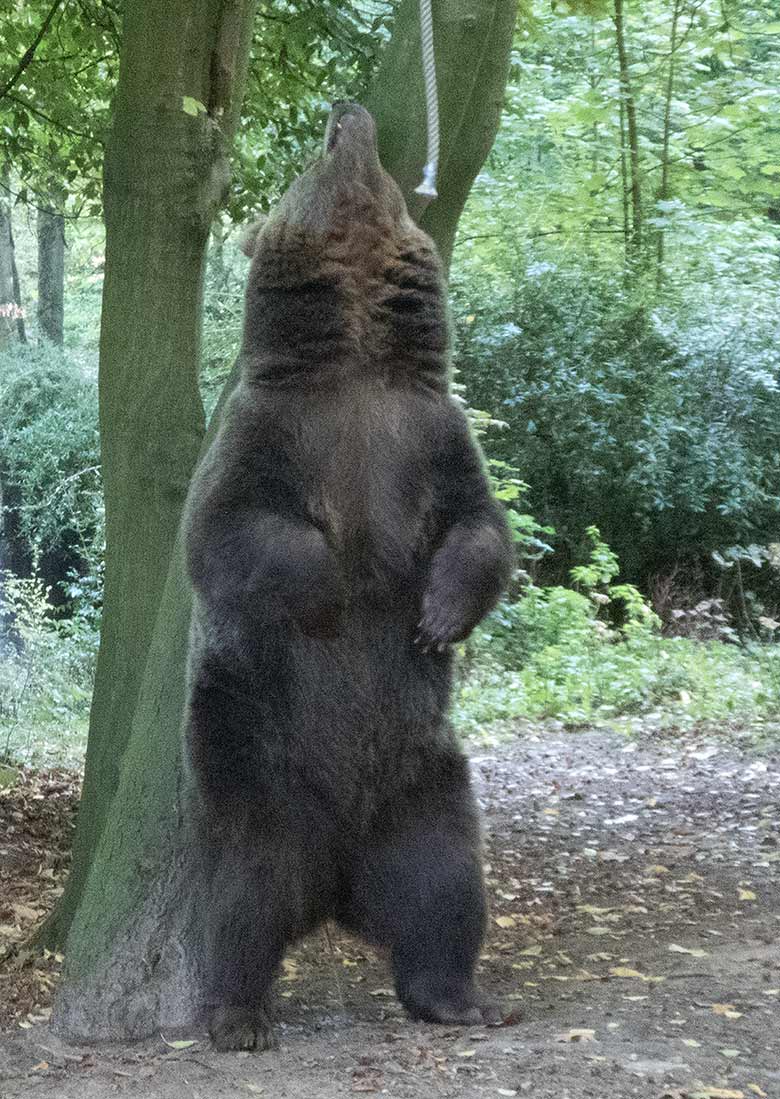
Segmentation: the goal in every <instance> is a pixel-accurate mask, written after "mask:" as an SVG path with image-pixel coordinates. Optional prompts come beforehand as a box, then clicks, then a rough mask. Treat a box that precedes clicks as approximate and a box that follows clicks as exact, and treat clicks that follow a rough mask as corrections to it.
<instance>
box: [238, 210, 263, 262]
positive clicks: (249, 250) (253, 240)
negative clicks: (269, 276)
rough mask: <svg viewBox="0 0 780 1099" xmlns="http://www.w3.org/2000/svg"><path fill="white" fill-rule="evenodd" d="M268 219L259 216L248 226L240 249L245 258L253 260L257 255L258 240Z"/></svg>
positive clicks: (240, 243)
mask: <svg viewBox="0 0 780 1099" xmlns="http://www.w3.org/2000/svg"><path fill="white" fill-rule="evenodd" d="M266 221H268V218H267V217H266V215H265V214H259V215H258V216H257V217H256V218H255V220H254V221H253V222H252V224H251V225H248V226H247V227H246V229H245V230H244V232H243V234H242V235H241V240H240V242H239V247H240V248H241V251H242V252H243V253H244V255H245V256H249V258H250V259H251V258H252V256H253V255H254V254H255V245H256V244H257V238H258V237H259V236H260V233H261V231H262V228H263V226H264V225H265V223H266Z"/></svg>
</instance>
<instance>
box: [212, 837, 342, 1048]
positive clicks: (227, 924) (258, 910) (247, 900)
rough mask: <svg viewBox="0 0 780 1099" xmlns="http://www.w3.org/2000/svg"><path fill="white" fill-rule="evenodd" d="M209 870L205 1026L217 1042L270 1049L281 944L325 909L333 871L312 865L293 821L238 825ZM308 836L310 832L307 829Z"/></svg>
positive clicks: (320, 863) (316, 919)
mask: <svg viewBox="0 0 780 1099" xmlns="http://www.w3.org/2000/svg"><path fill="white" fill-rule="evenodd" d="M242 834H243V841H242V842H236V841H235V840H234V841H233V842H231V843H230V844H228V845H226V846H225V848H224V849H223V850H222V852H221V854H220V856H219V860H218V862H217V863H216V866H215V870H214V873H213V877H212V888H211V904H210V911H209V912H208V916H207V927H208V967H209V970H210V978H209V982H208V984H209V987H208V993H209V995H208V999H209V1003H210V1006H211V1012H212V1014H211V1021H210V1026H209V1031H210V1033H211V1037H212V1039H213V1041H214V1044H215V1046H216V1048H217V1049H220V1050H231V1049H239V1050H240V1049H258V1050H262V1049H270V1048H272V1047H273V1046H274V1045H275V1040H274V1036H273V1032H272V1028H271V1020H270V1017H269V1007H270V992H271V986H272V983H273V980H274V978H275V976H276V973H277V970H278V968H279V966H280V964H281V962H282V958H283V957H284V953H285V950H286V949H287V947H288V946H290V945H291V944H292V943H294V942H295V941H296V940H297V939H299V938H300V937H301V936H302V935H303V934H305V933H306V932H307V931H309V930H311V929H313V928H314V927H316V926H317V924H318V923H320V922H321V921H322V920H323V919H325V918H326V917H327V916H328V915H329V914H330V912H331V911H332V907H333V902H332V892H333V891H332V887H331V885H330V879H331V878H333V877H334V876H335V875H334V872H333V870H332V869H330V868H329V867H328V863H327V858H326V857H325V856H324V855H323V857H322V858H320V859H318V860H317V865H314V863H313V860H312V858H311V852H312V849H313V848H314V846H315V843H313V842H311V841H312V839H313V837H309V849H308V851H307V848H306V846H305V845H304V840H303V836H301V835H297V834H296V830H295V825H294V824H293V823H291V825H290V828H289V829H287V828H285V829H282V828H280V829H278V830H277V829H276V828H274V829H272V830H271V832H270V834H269V833H267V832H263V831H262V830H261V829H255V828H252V827H248V828H246V830H245V831H244V830H243V829H242ZM314 839H316V837H314Z"/></svg>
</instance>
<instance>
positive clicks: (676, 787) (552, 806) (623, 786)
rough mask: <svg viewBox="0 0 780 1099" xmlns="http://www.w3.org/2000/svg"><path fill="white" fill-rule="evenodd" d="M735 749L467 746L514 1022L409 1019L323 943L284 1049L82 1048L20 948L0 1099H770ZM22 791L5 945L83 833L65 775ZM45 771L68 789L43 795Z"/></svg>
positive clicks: (382, 984)
mask: <svg viewBox="0 0 780 1099" xmlns="http://www.w3.org/2000/svg"><path fill="white" fill-rule="evenodd" d="M743 743H744V744H747V743H748V741H747V740H745V741H742V740H741V739H740V737H739V736H733V735H730V736H729V737H728V738H725V739H724V738H717V737H715V736H712V735H708V734H704V733H700V734H699V735H697V736H693V735H690V736H687V737H685V738H684V739H667V740H663V739H660V740H659V739H658V738H657V737H656V738H654V739H652V740H650V739H648V740H642V739H640V740H639V741H638V742H633V741H632V742H627V741H626V740H625V739H624V738H623V737H621V736H618V735H616V734H609V733H597V732H589V733H568V734H567V733H565V732H562V731H553V732H549V731H547V732H545V734H544V735H533V734H531V733H527V732H524V733H522V734H521V735H519V736H518V738H517V739H515V740H513V741H511V742H509V743H505V744H502V745H501V746H499V747H495V748H480V747H473V748H472V753H471V754H472V758H473V766H474V772H475V776H476V777H477V779H478V782H479V788H480V795H481V798H482V801H483V804H484V808H485V814H486V828H487V839H488V863H489V868H488V880H489V885H490V891H491V902H492V911H491V929H490V936H489V941H488V943H487V946H486V949H485V953H484V956H483V959H482V963H481V979H482V983H483V985H484V986H485V987H486V988H487V989H489V990H491V991H492V992H494V993H496V994H497V995H499V996H500V997H501V998H502V999H503V1000H504V1002H505V1004H506V1005H507V1009H508V1011H509V1015H508V1019H507V1023H506V1025H504V1026H501V1027H497V1028H491V1029H479V1030H473V1029H472V1030H468V1029H456V1028H452V1027H434V1026H425V1025H420V1024H410V1023H409V1022H407V1021H406V1020H405V1018H404V1016H403V1014H402V1012H401V1010H400V1008H399V1007H398V1005H397V1003H396V1001H395V999H394V997H393V995H392V991H391V988H390V979H389V975H388V971H387V967H386V965H385V964H384V962H383V960H381V959H378V958H377V957H376V956H374V955H373V954H372V953H371V952H370V951H369V950H368V949H366V948H365V947H363V946H362V945H361V944H360V943H357V942H355V941H354V940H348V939H345V938H343V937H341V936H340V935H338V934H337V933H335V932H333V933H332V934H331V935H330V936H328V935H326V934H323V935H322V936H320V937H317V938H315V939H313V940H311V941H309V942H307V943H306V944H305V945H304V946H303V947H302V948H301V949H300V950H299V951H297V952H296V954H295V955H294V956H293V957H292V958H291V959H290V960H289V961H288V963H287V965H286V967H285V973H284V976H283V979H282V980H281V982H280V985H279V991H280V996H279V1020H280V1021H279V1027H278V1033H279V1039H280V1049H279V1050H278V1051H275V1052H271V1053H263V1054H258V1055H252V1054H222V1055H219V1054H215V1053H213V1052H211V1050H210V1049H209V1045H208V1042H207V1041H206V1040H205V1038H204V1036H203V1035H202V1034H191V1035H186V1036H183V1041H179V1042H175V1043H174V1044H171V1042H172V1036H170V1035H165V1036H163V1035H160V1036H159V1038H157V1039H155V1040H153V1041H149V1042H146V1043H143V1044H141V1045H134V1046H129V1047H128V1046H125V1047H122V1046H116V1045H111V1046H101V1047H98V1048H92V1049H88V1048H84V1047H74V1046H69V1045H67V1044H64V1043H62V1042H61V1041H60V1040H59V1039H58V1038H57V1037H56V1036H54V1035H53V1034H52V1033H51V1032H50V1030H49V1028H48V1024H47V1021H46V1016H47V1006H48V1003H49V1002H50V997H51V986H52V983H53V980H54V978H55V976H56V970H57V968H58V960H57V958H54V957H50V958H48V959H46V960H44V961H43V962H41V961H40V960H36V961H35V962H28V963H27V964H26V965H25V964H20V960H19V958H18V956H17V957H16V958H14V957H11V958H9V959H7V961H6V966H5V970H4V975H3V976H2V977H1V978H0V998H1V999H0V1011H2V1012H3V1014H2V1015H0V1018H1V1019H3V1020H4V1021H5V1023H7V1024H8V1025H7V1026H6V1028H5V1030H4V1031H3V1033H2V1034H1V1035H0V1099H18V1097H21V1096H24V1097H26V1099H27V1097H29V1099H36V1097H40V1099H50V1097H62V1099H77V1097H78V1099H101V1097H103V1096H127V1097H128V1099H136V1097H138V1099H140V1097H143V1099H180V1097H181V1099H227V1097H228V1096H230V1097H235V1096H239V1097H240V1096H242V1095H246V1096H252V1095H259V1096H266V1097H268V1099H287V1097H289V1099H335V1097H336V1096H348V1095H352V1094H361V1093H362V1094H366V1095H382V1096H389V1097H391V1099H407V1097H408V1099H434V1097H439V1096H473V1097H475V1099H477V1097H488V1096H526V1095H527V1096H531V1097H533V1099H585V1097H593V1099H623V1097H628V1096H642V1097H646V1099H751V1097H752V1096H759V1097H762V1096H763V1097H771V1099H780V1026H779V1024H780V801H779V799H778V793H780V770H779V769H778V754H777V752H776V751H775V752H774V753H772V752H769V753H768V752H767V751H763V752H759V751H756V750H755V749H751V748H749V747H743V746H742V745H743ZM26 781H27V793H26V794H25V796H24V798H23V808H22V809H20V808H18V805H17V802H16V801H13V798H12V797H11V795H10V793H9V792H8V791H6V794H5V795H4V796H2V797H0V889H2V890H3V892H2V894H0V948H2V944H3V942H4V939H3V936H5V945H6V946H8V945H9V943H12V940H13V939H17V940H18V939H20V938H21V937H23V936H22V931H23V930H24V925H25V919H28V920H30V921H32V920H34V919H39V918H40V916H41V915H42V912H43V910H44V909H45V907H46V905H47V904H48V903H49V902H50V900H51V899H52V897H53V896H54V895H56V889H57V876H58V873H59V870H58V867H60V866H61V865H62V864H63V860H64V854H63V850H62V848H63V846H64V845H66V842H67V836H68V832H69V828H70V826H71V821H72V813H73V791H72V790H67V784H65V788H62V787H63V780H62V778H61V776H60V777H58V776H53V777H52V776H49V777H48V778H47V777H46V776H44V777H43V779H40V778H38V779H33V778H31V777H30V776H28V779H27V780H26ZM47 781H52V782H54V784H55V787H57V784H59V786H60V789H59V793H57V792H56V789H55V793H54V794H51V793H50V794H49V795H48V796H44V797H43V798H38V800H37V801H36V800H35V798H36V797H37V794H38V793H40V792H41V791H40V789H39V788H38V786H36V782H37V783H38V784H40V783H41V782H44V783H45V782H47ZM17 797H18V793H17V794H16V795H14V798H17ZM41 802H43V806H45V807H46V811H47V812H53V811H54V810H50V808H49V807H50V806H52V805H55V806H56V805H57V804H58V803H59V811H60V814H61V822H60V823H61V827H60V829H59V832H58V836H59V839H58V843H59V845H60V846H59V847H57V845H54V848H53V849H52V846H51V844H49V845H47V844H45V843H43V842H42V837H41V836H39V837H38V840H36V838H35V836H34V835H33V836H32V837H30V835H29V834H28V831H26V825H25V821H26V819H27V815H28V814H29V813H33V819H32V825H31V826H34V825H35V821H36V819H37V820H38V822H39V825H40V829H44V825H45V824H46V821H45V820H44V821H43V823H41V821H40V814H41V813H42V812H43V809H42V808H41V804H40V803H41ZM4 803H5V810H6V816H5V818H4V817H3V805H4ZM12 803H13V805H17V807H16V808H12V809H11V810H10V811H9V808H8V807H9V805H11V804H12ZM24 806H26V808H24ZM36 811H37V813H38V818H35V817H34V813H35V812H36ZM13 812H16V813H17V814H18V816H20V817H21V819H16V818H12V816H11V815H10V814H11V813H13ZM9 819H10V820H12V823H13V825H14V827H15V828H16V832H15V833H14V834H13V835H12V836H11V837H10V839H9V837H8V835H7V824H8V820H9ZM50 824H51V822H49V825H50ZM33 830H34V829H33ZM14 837H16V838H14ZM22 842H24V843H27V844H28V847H27V848H26V850H27V856H28V857H27V859H26V860H24V859H21V860H20V853H19V844H20V843H22ZM36 844H37V846H36ZM36 860H40V865H39V866H38V864H37V863H36ZM20 862H23V863H24V866H20ZM14 866H15V868H16V869H15V870H14ZM38 870H40V871H41V873H40V874H39V873H38ZM12 871H13V873H12ZM49 871H52V873H51V874H49V873H48V872H49ZM23 872H26V873H27V875H28V878H27V881H26V885H19V884H18V882H19V880H20V875H21V874H22V873H23ZM36 877H37V878H38V880H39V882H40V887H39V891H38V897H39V901H38V903H32V901H31V899H30V897H29V895H26V894H25V893H24V889H26V890H27V894H29V891H30V889H31V888H35V879H36ZM14 882H17V886H13V883H14ZM14 889H15V891H14ZM46 890H48V892H46ZM25 896H26V897H27V899H22V900H20V899H18V898H19V897H25ZM20 906H21V911H17V910H16V909H17V908H19V907H20ZM31 912H32V915H30V913H31ZM12 953H13V951H12ZM23 960H24V959H22V961H23ZM179 1037H181V1036H179Z"/></svg>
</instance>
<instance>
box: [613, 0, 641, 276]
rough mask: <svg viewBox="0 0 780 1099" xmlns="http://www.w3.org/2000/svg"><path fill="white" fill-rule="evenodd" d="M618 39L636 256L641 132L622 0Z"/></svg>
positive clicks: (616, 20) (615, 19)
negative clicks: (629, 63) (630, 68)
mask: <svg viewBox="0 0 780 1099" xmlns="http://www.w3.org/2000/svg"><path fill="white" fill-rule="evenodd" d="M613 22H614V24H615V39H616V42H617V51H618V67H619V76H620V98H621V101H622V102H623V105H624V107H625V112H626V113H625V117H626V129H627V130H628V153H629V164H630V168H631V238H630V243H631V252H632V256H633V258H634V260H636V259H637V258H638V257H639V254H640V252H641V250H642V223H643V216H642V190H641V185H640V176H639V133H638V130H637V124H636V101H635V99H634V90H633V86H632V84H631V74H630V71H629V66H628V53H627V50H626V29H625V20H624V17H623V0H615V11H614V16H613Z"/></svg>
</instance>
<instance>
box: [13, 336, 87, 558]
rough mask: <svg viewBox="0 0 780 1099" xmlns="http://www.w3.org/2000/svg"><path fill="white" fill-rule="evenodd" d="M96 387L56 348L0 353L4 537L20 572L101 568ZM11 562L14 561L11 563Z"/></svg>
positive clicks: (15, 350)
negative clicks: (40, 567) (41, 568)
mask: <svg viewBox="0 0 780 1099" xmlns="http://www.w3.org/2000/svg"><path fill="white" fill-rule="evenodd" d="M99 454H100V446H99V438H98V414H97V385H96V378H95V376H94V374H92V373H90V372H88V371H85V370H83V369H81V368H80V367H79V366H77V364H76V362H75V361H74V360H73V359H71V358H70V357H69V355H68V354H67V353H66V352H63V351H62V350H60V349H58V348H55V347H53V346H52V345H49V344H40V345H37V346H35V347H31V346H23V347H12V348H9V349H8V350H4V351H3V352H2V353H0V487H2V493H3V505H4V506H3V512H4V514H3V527H2V529H3V533H4V539H5V541H6V544H7V549H8V552H9V556H10V559H11V561H12V562H13V564H14V565H15V567H16V571H17V572H21V571H25V572H27V571H29V572H34V571H35V569H36V566H37V565H38V563H39V562H40V561H41V559H42V558H45V557H48V558H49V561H50V567H49V568H47V570H46V573H47V578H51V579H56V580H60V579H64V578H65V575H66V573H67V571H68V570H69V569H71V568H78V569H79V571H92V572H93V573H94V572H95V570H96V569H97V563H98V561H99V560H100V557H101V555H102V546H103V537H104V520H103V500H102V495H101V480H100V457H99ZM6 563H7V562H6Z"/></svg>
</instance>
